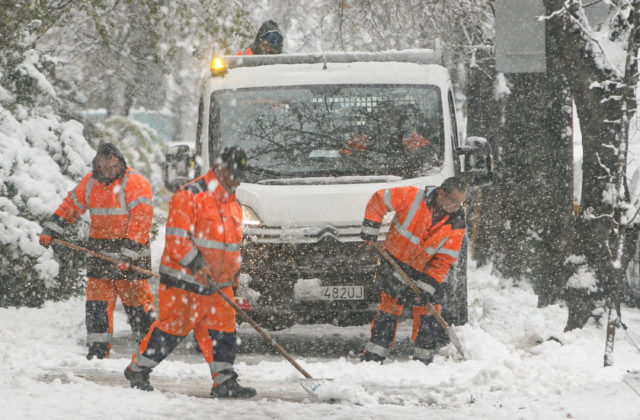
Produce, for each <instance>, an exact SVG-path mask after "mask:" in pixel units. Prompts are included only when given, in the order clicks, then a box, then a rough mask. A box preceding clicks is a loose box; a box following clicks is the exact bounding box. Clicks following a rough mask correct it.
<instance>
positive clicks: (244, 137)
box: [210, 85, 444, 182]
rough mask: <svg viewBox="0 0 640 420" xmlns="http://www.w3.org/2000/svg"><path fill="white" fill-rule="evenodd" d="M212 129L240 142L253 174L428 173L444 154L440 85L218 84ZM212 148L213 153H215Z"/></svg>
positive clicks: (253, 177) (221, 138)
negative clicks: (236, 86)
mask: <svg viewBox="0 0 640 420" xmlns="http://www.w3.org/2000/svg"><path fill="white" fill-rule="evenodd" d="M211 102H212V107H211V116H210V118H211V119H210V122H211V125H210V131H211V133H210V135H211V138H212V140H213V142H212V143H213V144H214V145H215V148H217V150H220V149H221V148H222V147H225V146H230V145H234V144H237V145H241V146H242V147H244V148H245V150H246V151H247V155H248V158H249V159H248V163H249V165H250V166H251V167H252V170H251V173H249V174H248V179H247V181H249V182H257V181H258V180H265V179H283V178H284V179H286V178H300V177H322V176H360V175H362V176H372V175H396V176H401V177H405V178H413V177H417V176H423V175H426V174H428V173H430V172H433V171H435V170H439V167H440V164H441V161H442V156H443V153H444V150H443V149H444V147H443V145H444V143H443V133H442V131H443V127H442V112H441V106H440V104H441V101H440V91H439V89H438V88H437V87H434V86H424V85H421V86H397V85H394V86H389V85H385V86H379V85H375V86H372V85H367V86H354V85H338V86H336V85H331V86H305V87H277V88H270V89H238V90H235V91H218V92H214V93H213V95H212V101H211ZM217 150H215V149H214V150H213V152H214V153H213V154H212V155H216V154H217V153H216V152H217Z"/></svg>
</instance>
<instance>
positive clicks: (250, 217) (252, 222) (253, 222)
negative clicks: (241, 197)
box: [242, 206, 262, 226]
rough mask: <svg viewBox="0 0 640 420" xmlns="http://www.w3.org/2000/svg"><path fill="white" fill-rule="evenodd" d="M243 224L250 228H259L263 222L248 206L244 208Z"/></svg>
mask: <svg viewBox="0 0 640 420" xmlns="http://www.w3.org/2000/svg"><path fill="white" fill-rule="evenodd" d="M242 224H243V225H249V226H258V225H260V224H262V220H260V218H259V217H258V215H257V214H256V212H255V211H253V209H251V208H250V207H247V206H242Z"/></svg>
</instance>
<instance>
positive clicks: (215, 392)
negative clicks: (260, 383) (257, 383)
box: [211, 375, 256, 398]
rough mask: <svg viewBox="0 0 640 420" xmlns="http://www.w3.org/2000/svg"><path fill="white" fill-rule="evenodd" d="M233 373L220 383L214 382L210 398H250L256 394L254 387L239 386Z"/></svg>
mask: <svg viewBox="0 0 640 420" xmlns="http://www.w3.org/2000/svg"><path fill="white" fill-rule="evenodd" d="M237 377H238V376H237V375H234V376H233V377H231V378H230V379H227V380H226V381H224V382H223V383H221V384H214V385H213V388H211V398H251V397H253V396H254V395H256V390H255V388H251V387H248V386H240V384H239V383H238V381H236V378H237Z"/></svg>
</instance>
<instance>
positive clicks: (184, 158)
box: [162, 144, 193, 192]
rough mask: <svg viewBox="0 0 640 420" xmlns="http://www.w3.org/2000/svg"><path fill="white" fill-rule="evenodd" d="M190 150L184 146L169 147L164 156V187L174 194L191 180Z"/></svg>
mask: <svg viewBox="0 0 640 420" xmlns="http://www.w3.org/2000/svg"><path fill="white" fill-rule="evenodd" d="M192 160H193V159H192V157H191V150H190V149H189V146H188V145H186V144H179V145H177V146H171V147H170V148H169V150H167V154H166V155H165V163H164V166H163V168H162V169H163V175H164V186H165V188H166V189H168V190H169V191H171V192H175V191H177V190H178V188H180V187H181V186H182V185H184V184H186V183H187V182H188V181H189V180H190V179H191V178H193V176H192V174H191V173H190V172H191V162H192Z"/></svg>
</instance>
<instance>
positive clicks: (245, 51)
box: [235, 48, 253, 55]
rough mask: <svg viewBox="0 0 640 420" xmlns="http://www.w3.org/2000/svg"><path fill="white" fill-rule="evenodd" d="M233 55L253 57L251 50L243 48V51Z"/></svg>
mask: <svg viewBox="0 0 640 420" xmlns="http://www.w3.org/2000/svg"><path fill="white" fill-rule="evenodd" d="M235 55H253V51H252V50H251V48H245V49H244V50H240V51H238V52H237V53H236V54H235Z"/></svg>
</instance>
